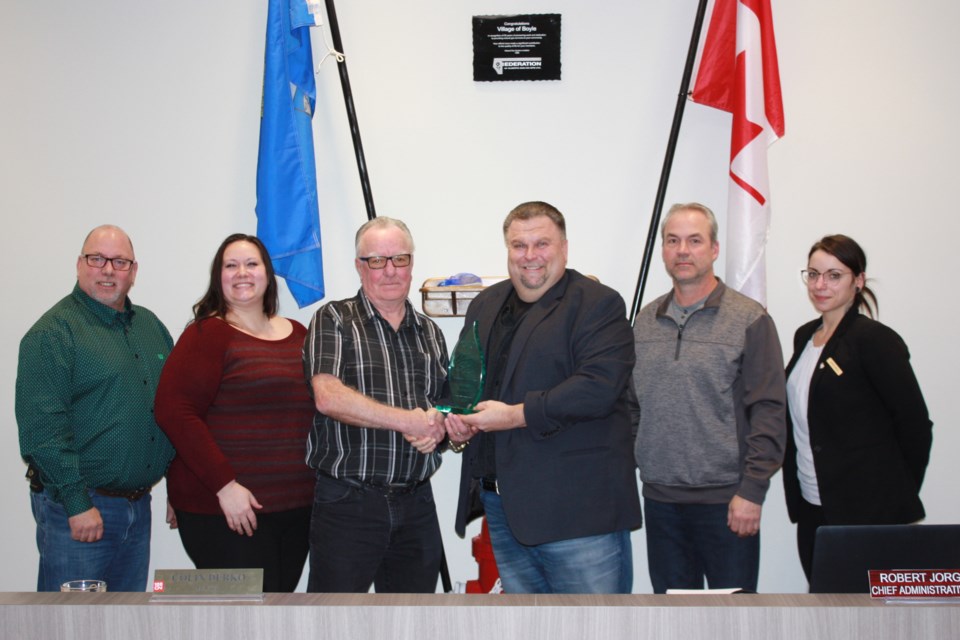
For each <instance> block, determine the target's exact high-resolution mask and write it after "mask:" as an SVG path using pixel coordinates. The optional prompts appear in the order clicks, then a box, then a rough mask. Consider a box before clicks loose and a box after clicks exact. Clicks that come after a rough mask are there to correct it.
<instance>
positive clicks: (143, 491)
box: [93, 487, 150, 502]
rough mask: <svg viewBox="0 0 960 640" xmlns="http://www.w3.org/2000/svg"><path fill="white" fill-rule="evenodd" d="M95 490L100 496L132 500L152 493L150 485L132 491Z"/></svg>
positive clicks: (134, 500)
mask: <svg viewBox="0 0 960 640" xmlns="http://www.w3.org/2000/svg"><path fill="white" fill-rule="evenodd" d="M93 492H94V493H96V494H97V495H99V496H106V497H108V498H126V499H127V500H129V501H130V502H136V501H137V500H139V499H140V498H142V497H143V496H145V495H147V494H148V493H150V487H141V488H139V489H132V490H130V491H114V490H112V489H94V490H93Z"/></svg>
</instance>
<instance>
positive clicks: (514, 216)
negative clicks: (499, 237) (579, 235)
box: [503, 201, 567, 240]
mask: <svg viewBox="0 0 960 640" xmlns="http://www.w3.org/2000/svg"><path fill="white" fill-rule="evenodd" d="M539 216H547V217H548V218H550V220H552V221H553V224H555V225H557V227H558V228H559V229H560V237H561V238H563V239H564V240H566V238H567V223H566V221H565V220H564V219H563V214H562V213H560V211H559V210H558V209H557V208H556V207H555V206H553V205H552V204H547V203H546V202H539V201H535V202H524V203H523V204H520V205H517V206H516V207H514V208H513V211H511V212H510V213H508V214H507V217H506V219H505V220H504V221H503V237H504V238H506V237H507V230H508V229H509V228H510V225H511V224H513V222H514V221H515V220H530V219H531V218H536V217H539Z"/></svg>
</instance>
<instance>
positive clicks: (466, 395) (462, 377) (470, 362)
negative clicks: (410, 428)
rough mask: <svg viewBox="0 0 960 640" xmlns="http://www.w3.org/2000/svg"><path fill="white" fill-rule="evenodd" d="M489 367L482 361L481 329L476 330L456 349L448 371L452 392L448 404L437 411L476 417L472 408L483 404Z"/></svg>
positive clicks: (471, 331)
mask: <svg viewBox="0 0 960 640" xmlns="http://www.w3.org/2000/svg"><path fill="white" fill-rule="evenodd" d="M485 374H486V364H485V363H484V361H483V349H482V348H481V346H480V328H479V327H478V326H477V323H476V322H474V323H473V326H472V327H471V328H470V331H468V332H467V333H466V334H465V335H464V336H463V337H462V338H460V340H458V341H457V346H455V347H454V348H453V353H452V354H451V355H450V366H449V367H447V384H448V386H449V389H450V396H449V398H444V400H445V401H447V402H448V404H438V405H437V406H436V409H437V411H441V412H443V413H456V414H461V415H463V414H468V413H473V407H474V406H475V405H476V404H477V403H478V402H480V396H481V395H482V394H483V378H484V376H485Z"/></svg>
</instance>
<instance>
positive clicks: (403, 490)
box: [328, 476, 430, 496]
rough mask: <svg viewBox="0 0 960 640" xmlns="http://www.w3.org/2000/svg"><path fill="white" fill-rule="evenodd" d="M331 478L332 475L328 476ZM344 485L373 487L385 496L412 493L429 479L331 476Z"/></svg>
mask: <svg viewBox="0 0 960 640" xmlns="http://www.w3.org/2000/svg"><path fill="white" fill-rule="evenodd" d="M328 477H330V478H333V476H328ZM333 479H334V480H337V481H339V482H342V483H344V484H346V485H349V486H351V487H354V488H356V489H373V490H374V491H378V492H380V493H382V494H383V495H385V496H403V495H407V494H409V493H413V492H414V491H416V490H417V489H419V488H420V487H422V486H423V485H425V484H427V483H428V482H430V480H429V479H428V480H417V481H414V482H371V481H369V480H357V479H355V478H333Z"/></svg>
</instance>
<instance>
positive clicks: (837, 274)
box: [800, 269, 853, 285]
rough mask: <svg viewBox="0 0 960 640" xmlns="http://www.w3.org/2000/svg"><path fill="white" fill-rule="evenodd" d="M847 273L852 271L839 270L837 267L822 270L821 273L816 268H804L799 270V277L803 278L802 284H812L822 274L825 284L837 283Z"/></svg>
mask: <svg viewBox="0 0 960 640" xmlns="http://www.w3.org/2000/svg"><path fill="white" fill-rule="evenodd" d="M848 273H853V272H852V271H840V270H839V269H830V270H828V271H824V272H823V273H821V272H819V271H817V270H816V269H804V270H803V271H801V272H800V278H801V279H802V280H803V284H806V285H812V284H815V283H816V282H817V280H819V279H820V277H821V276H822V277H823V281H824V282H826V283H827V284H830V285H833V284H838V283H839V282H840V281H841V280H842V279H843V276H845V275H847V274H848Z"/></svg>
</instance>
